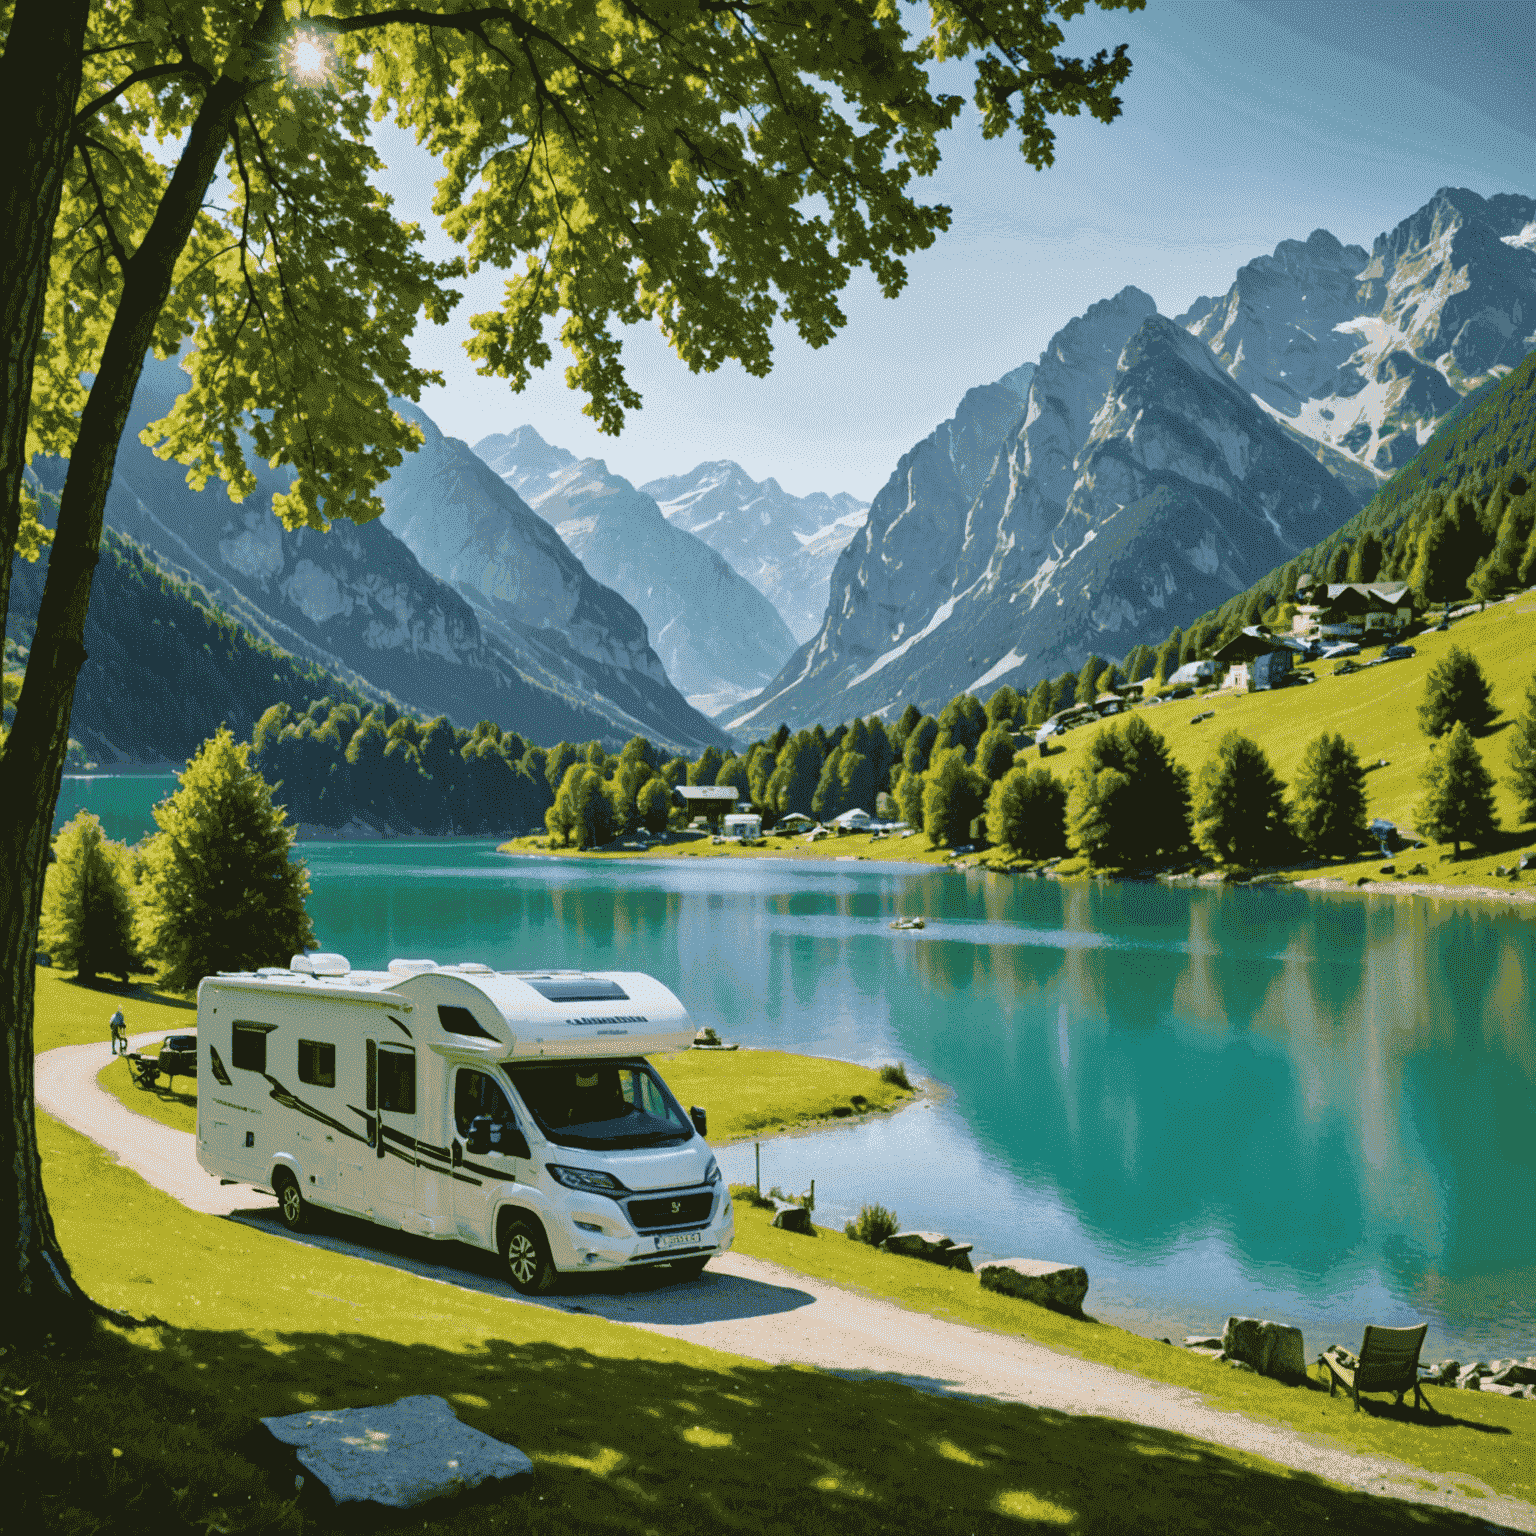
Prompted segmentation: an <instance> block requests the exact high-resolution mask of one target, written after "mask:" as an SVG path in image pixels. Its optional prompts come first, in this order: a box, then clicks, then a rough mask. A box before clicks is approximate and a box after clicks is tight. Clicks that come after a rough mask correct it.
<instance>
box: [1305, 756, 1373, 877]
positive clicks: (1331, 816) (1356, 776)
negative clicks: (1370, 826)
mask: <svg viewBox="0 0 1536 1536" xmlns="http://www.w3.org/2000/svg"><path fill="white" fill-rule="evenodd" d="M1293 819H1294V825H1295V828H1296V835H1297V836H1298V837H1299V838H1300V839H1301V841H1302V843H1303V845H1304V846H1305V847H1307V848H1308V849H1310V850H1311V851H1312V852H1313V853H1314V854H1321V855H1323V856H1324V857H1328V856H1332V855H1336V854H1341V855H1346V856H1347V855H1349V854H1353V853H1358V852H1359V851H1360V849H1361V848H1362V847H1364V846H1365V844H1366V843H1367V842H1368V841H1369V839H1368V837H1367V835H1366V830H1365V771H1364V769H1362V768H1361V766H1360V758H1359V756H1358V754H1357V753H1356V752H1355V749H1354V747H1353V746H1351V745H1350V743H1349V742H1347V741H1345V739H1344V738H1343V737H1342V736H1341V735H1339V733H1338V732H1337V731H1324V732H1323V733H1322V735H1320V736H1318V737H1316V738H1315V739H1314V740H1313V741H1312V742H1311V743H1309V745H1308V747H1307V750H1306V754H1305V755H1304V756H1303V758H1302V760H1301V772H1300V773H1299V774H1298V775H1297V778H1296V801H1295V808H1294V811H1293Z"/></svg>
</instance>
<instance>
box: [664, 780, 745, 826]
mask: <svg viewBox="0 0 1536 1536" xmlns="http://www.w3.org/2000/svg"><path fill="white" fill-rule="evenodd" d="M672 793H673V795H674V796H676V798H677V799H678V800H679V801H680V802H681V803H682V806H683V808H684V810H686V811H687V812H688V814H689V816H690V817H693V816H702V817H704V818H705V819H706V820H707V821H708V822H709V824H710V826H711V827H712V828H713V829H714V830H715V831H716V832H718V831H719V830H720V822H721V820H722V818H723V817H725V816H727V815H728V814H729V813H730V812H732V811H734V810H735V809H736V786H735V785H734V784H679V785H678V786H677V787H676V788H675V789H674V790H673V791H672Z"/></svg>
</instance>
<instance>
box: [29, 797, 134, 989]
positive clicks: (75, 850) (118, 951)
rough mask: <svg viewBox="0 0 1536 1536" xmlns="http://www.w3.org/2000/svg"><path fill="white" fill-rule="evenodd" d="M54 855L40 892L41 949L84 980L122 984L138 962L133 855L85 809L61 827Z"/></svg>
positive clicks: (59, 964) (54, 960) (54, 847)
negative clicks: (113, 979)
mask: <svg viewBox="0 0 1536 1536" xmlns="http://www.w3.org/2000/svg"><path fill="white" fill-rule="evenodd" d="M53 851H54V855H55V858H56V862H55V863H53V864H50V865H49V866H48V883H47V885H46V887H45V888H44V891H43V916H42V929H41V932H40V934H39V940H40V942H41V943H42V946H43V948H44V949H45V950H47V952H48V954H49V956H50V958H51V959H52V961H53V963H54V964H55V965H57V966H62V967H64V968H66V969H68V970H73V971H74V972H75V974H76V975H77V976H78V977H79V978H80V979H81V980H82V981H94V980H95V979H96V978H97V977H98V976H117V977H120V978H121V979H122V981H123V982H124V984H126V983H127V981H128V973H129V971H131V970H136V969H137V968H138V964H139V956H138V946H137V944H136V943H135V941H134V931H133V928H134V920H133V895H132V887H133V883H134V882H133V867H132V856H131V855H130V854H129V851H128V849H127V848H126V847H125V846H124V845H123V844H122V843H115V842H111V841H110V840H109V839H108V838H107V837H105V836H104V835H103V833H102V830H101V819H100V818H99V817H97V816H93V815H92V814H91V813H90V812H89V811H82V812H80V814H79V815H78V816H76V817H75V818H74V819H73V820H72V821H68V822H66V823H65V824H64V825H63V826H62V827H60V828H59V833H58V836H57V837H55V838H54V840H53Z"/></svg>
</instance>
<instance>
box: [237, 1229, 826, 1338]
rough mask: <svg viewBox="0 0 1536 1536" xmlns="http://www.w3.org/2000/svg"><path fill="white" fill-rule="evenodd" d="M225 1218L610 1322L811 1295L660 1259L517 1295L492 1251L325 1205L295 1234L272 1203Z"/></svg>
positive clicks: (759, 1312)
mask: <svg viewBox="0 0 1536 1536" xmlns="http://www.w3.org/2000/svg"><path fill="white" fill-rule="evenodd" d="M229 1220H231V1221H233V1222H236V1223H238V1224H239V1225H241V1226H247V1227H252V1228H254V1229H256V1230H257V1231H260V1232H266V1233H270V1234H272V1235H273V1236H278V1237H285V1238H288V1239H289V1240H290V1241H292V1242H296V1243H300V1244H303V1245H306V1246H308V1247H312V1248H321V1249H324V1250H326V1251H327V1252H330V1253H343V1254H347V1255H350V1256H351V1257H354V1258H361V1259H366V1260H368V1261H369V1262H370V1263H374V1264H383V1265H386V1266H388V1267H389V1268H391V1269H398V1270H401V1271H403V1272H405V1273H407V1274H413V1275H420V1276H422V1277H423V1278H425V1279H428V1280H439V1281H443V1282H445V1283H446V1284H449V1285H456V1286H459V1287H461V1288H462V1289H465V1290H471V1291H477V1292H479V1293H480V1294H481V1295H485V1296H497V1297H501V1298H503V1299H506V1300H509V1301H516V1302H521V1303H524V1304H526V1305H528V1306H534V1307H543V1308H547V1309H548V1310H550V1311H555V1312H567V1313H578V1314H581V1313H584V1314H587V1315H589V1316H594V1317H605V1318H608V1319H610V1320H611V1321H614V1322H623V1323H640V1324H641V1325H644V1324H647V1323H650V1324H655V1325H658V1326H662V1327H688V1326H696V1325H700V1324H705V1323H712V1322H722V1321H728V1320H739V1319H742V1318H751V1317H772V1316H775V1315H778V1314H781V1313H785V1312H794V1311H797V1310H799V1309H800V1308H801V1307H805V1306H809V1305H810V1304H811V1303H812V1302H813V1301H814V1300H815V1298H814V1297H813V1296H812V1295H811V1294H810V1293H809V1292H807V1291H802V1290H799V1289H798V1288H796V1287H794V1286H788V1285H766V1284H764V1283H762V1282H761V1281H757V1280H748V1279H745V1278H742V1277H740V1276H736V1275H726V1274H720V1273H717V1272H716V1271H714V1270H711V1269H708V1268H706V1269H705V1271H704V1273H703V1275H701V1276H700V1277H699V1278H698V1279H697V1280H690V1281H683V1280H680V1278H679V1277H678V1276H677V1275H676V1274H675V1273H674V1271H673V1270H672V1269H671V1267H670V1266H668V1265H664V1264H656V1265H645V1266H642V1267H638V1268H635V1269H626V1270H608V1271H606V1272H603V1273H600V1274H566V1275H562V1276H561V1277H560V1284H559V1287H558V1288H557V1289H556V1290H555V1291H553V1292H551V1293H550V1294H549V1295H546V1296H523V1295H520V1294H519V1293H518V1292H517V1291H515V1290H514V1289H513V1288H512V1283H511V1281H509V1280H508V1279H507V1278H506V1267H505V1265H504V1264H503V1263H502V1261H501V1259H500V1257H499V1256H498V1255H496V1254H494V1253H487V1252H486V1251H485V1249H483V1248H475V1247H472V1246H471V1245H470V1244H468V1243H458V1242H440V1241H438V1240H436V1239H433V1238H427V1237H417V1236H415V1235H414V1234H412V1233H409V1232H401V1231H398V1230H396V1229H393V1228H389V1227H382V1226H378V1225H377V1224H375V1223H374V1222H371V1221H364V1220H362V1219H361V1218H360V1217H356V1216H343V1215H339V1214H337V1213H335V1212H326V1213H325V1215H324V1217H323V1218H322V1220H321V1222H320V1224H319V1226H318V1228H317V1229H316V1230H313V1231H309V1232H301V1233H294V1232H289V1231H287V1230H286V1229H285V1228H284V1227H283V1226H282V1223H281V1220H280V1218H279V1216H278V1213H277V1211H276V1209H275V1208H261V1209H248V1210H242V1211H235V1212H233V1213H232V1214H231V1215H230V1217H229Z"/></svg>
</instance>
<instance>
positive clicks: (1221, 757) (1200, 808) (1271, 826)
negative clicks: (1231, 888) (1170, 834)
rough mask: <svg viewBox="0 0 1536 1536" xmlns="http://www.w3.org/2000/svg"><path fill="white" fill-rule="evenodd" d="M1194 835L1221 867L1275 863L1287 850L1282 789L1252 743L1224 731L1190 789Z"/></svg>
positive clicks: (1288, 840) (1287, 822) (1289, 834)
mask: <svg viewBox="0 0 1536 1536" xmlns="http://www.w3.org/2000/svg"><path fill="white" fill-rule="evenodd" d="M1195 836H1196V839H1197V841H1198V842H1199V844H1200V846H1201V847H1202V848H1203V849H1204V850H1205V851H1206V852H1207V853H1208V854H1210V855H1211V856H1212V857H1213V858H1219V859H1220V860H1221V861H1222V862H1223V863H1225V864H1235V865H1241V866H1242V867H1244V868H1250V869H1251V868H1253V867H1254V866H1256V865H1260V864H1276V863H1279V862H1280V860H1281V859H1283V858H1284V857H1285V854H1286V852H1287V851H1288V850H1289V848H1290V847H1291V845H1292V842H1293V834H1292V832H1291V825H1290V817H1289V814H1288V812H1287V810H1286V805H1285V785H1284V784H1283V783H1281V781H1280V779H1279V777H1278V775H1277V774H1276V773H1275V770H1274V769H1273V768H1272V767H1270V763H1269V759H1268V758H1267V757H1266V756H1265V755H1264V751H1263V749H1262V748H1261V747H1260V746H1259V745H1258V743H1257V742H1255V741H1250V740H1249V739H1248V737H1246V736H1243V735H1240V734H1239V733H1238V732H1236V731H1228V732H1227V734H1226V735H1225V736H1223V737H1222V739H1221V742H1220V743H1219V745H1218V746H1217V748H1216V754H1215V756H1214V757H1211V758H1208V759H1207V760H1206V762H1205V763H1204V764H1203V766H1202V767H1201V769H1200V775H1199V778H1198V779H1197V780H1196V784H1195Z"/></svg>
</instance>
